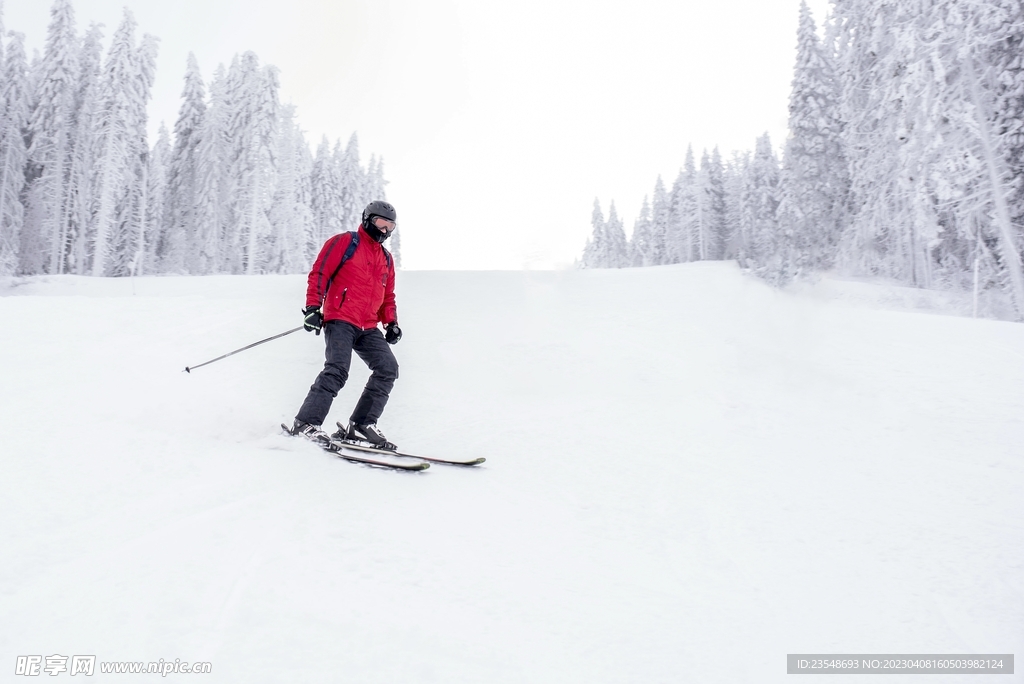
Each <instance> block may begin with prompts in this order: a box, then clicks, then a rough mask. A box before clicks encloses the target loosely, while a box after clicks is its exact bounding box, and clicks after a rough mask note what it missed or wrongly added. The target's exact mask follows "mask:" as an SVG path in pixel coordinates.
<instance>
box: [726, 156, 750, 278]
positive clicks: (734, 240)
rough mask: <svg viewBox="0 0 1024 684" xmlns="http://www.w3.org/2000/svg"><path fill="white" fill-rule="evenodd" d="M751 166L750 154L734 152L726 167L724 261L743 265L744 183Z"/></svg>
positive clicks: (744, 251)
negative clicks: (748, 167) (732, 261)
mask: <svg viewBox="0 0 1024 684" xmlns="http://www.w3.org/2000/svg"><path fill="white" fill-rule="evenodd" d="M749 164H750V153H749V152H745V151H744V152H733V154H732V157H731V159H730V160H729V163H728V164H727V165H726V166H725V179H724V182H723V188H724V190H725V240H724V243H723V250H724V251H723V254H722V258H723V259H729V260H735V261H737V262H740V263H742V262H743V261H744V259H745V257H746V249H745V245H744V243H743V181H744V178H745V177H746V172H747V166H748V165H749Z"/></svg>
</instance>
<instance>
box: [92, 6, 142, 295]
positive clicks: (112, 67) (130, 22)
mask: <svg viewBox="0 0 1024 684" xmlns="http://www.w3.org/2000/svg"><path fill="white" fill-rule="evenodd" d="M135 26H136V23H135V18H134V17H133V16H132V14H131V12H130V11H129V10H127V9H125V13H124V18H123V20H122V21H121V24H120V26H118V28H117V30H116V31H115V32H114V35H113V37H112V38H111V42H110V48H109V50H108V51H107V59H106V62H105V63H104V65H103V75H102V78H101V80H100V97H99V102H100V107H99V110H98V112H97V118H96V152H95V159H96V174H95V177H94V183H93V193H94V195H93V196H94V198H95V203H96V209H95V213H94V216H93V229H92V234H93V248H92V268H91V272H92V275H94V276H102V275H110V274H111V265H112V263H114V261H115V260H114V258H112V257H114V256H115V254H114V251H115V249H117V248H119V247H121V248H123V246H124V245H125V237H126V236H125V234H124V232H125V229H126V226H125V224H124V220H125V218H126V217H125V212H126V211H127V209H128V206H127V205H128V189H129V185H130V184H131V182H132V181H133V180H134V178H133V175H134V170H135V168H134V164H133V160H132V159H131V156H132V154H133V153H134V152H135V151H136V146H135V145H134V144H133V141H132V135H133V134H134V133H135V132H136V131H135V129H134V126H133V123H134V122H133V121H132V114H131V110H132V105H131V99H132V97H133V93H132V88H131V87H130V83H131V81H132V78H133V77H134V73H133V72H134V70H135V68H136V64H135V62H136V60H135V54H134V53H135V49H136V48H135V39H134V34H135ZM116 256H121V255H116ZM117 261H118V263H120V261H121V260H120V259H117Z"/></svg>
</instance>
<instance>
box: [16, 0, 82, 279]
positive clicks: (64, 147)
mask: <svg viewBox="0 0 1024 684" xmlns="http://www.w3.org/2000/svg"><path fill="white" fill-rule="evenodd" d="M78 47H79V46H78V40H77V38H76V36H75V14H74V10H73V9H72V7H71V1H70V0H54V3H53V6H52V7H51V8H50V23H49V26H48V28H47V35H46V46H45V49H44V51H43V55H42V57H41V58H40V60H39V62H38V65H37V73H38V77H37V78H36V79H35V84H36V91H35V96H34V100H35V103H36V104H35V109H34V110H33V111H32V115H31V119H30V121H29V131H30V136H31V144H30V147H29V150H28V154H29V168H28V172H27V180H28V182H29V184H30V185H29V189H28V195H27V204H28V207H27V213H26V221H25V223H24V226H23V229H22V231H21V244H20V248H19V251H20V254H19V262H20V263H19V270H20V272H21V273H24V274H35V273H44V272H49V273H63V272H64V270H65V266H66V262H65V259H66V256H67V238H68V231H67V225H66V224H65V223H64V222H63V219H64V217H65V207H64V202H65V200H66V197H67V183H68V171H69V167H70V154H71V141H70V137H71V133H72V128H71V127H72V122H73V121H74V106H75V91H76V82H77V79H78V75H79V68H78Z"/></svg>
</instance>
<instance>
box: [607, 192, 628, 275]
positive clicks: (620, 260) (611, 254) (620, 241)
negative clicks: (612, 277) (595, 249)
mask: <svg viewBox="0 0 1024 684" xmlns="http://www.w3.org/2000/svg"><path fill="white" fill-rule="evenodd" d="M604 234H605V245H606V247H605V255H606V261H605V268H626V267H627V266H629V243H628V242H627V241H626V231H625V230H624V229H623V227H622V219H620V218H619V213H618V212H617V211H616V210H615V202H612V203H611V205H610V206H609V207H608V220H607V221H606V222H605V226H604Z"/></svg>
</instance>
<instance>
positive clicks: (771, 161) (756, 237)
mask: <svg viewBox="0 0 1024 684" xmlns="http://www.w3.org/2000/svg"><path fill="white" fill-rule="evenodd" d="M742 201H743V224H742V226H743V234H744V240H743V242H744V244H745V245H746V253H747V259H746V263H744V264H743V265H744V266H746V267H748V268H752V269H753V270H754V271H755V272H756V273H758V274H760V275H762V276H764V277H766V278H767V279H768V280H773V281H775V280H777V279H778V277H779V273H780V264H779V261H778V258H779V254H780V250H779V247H778V240H779V236H778V207H779V160H778V157H776V156H775V151H774V150H773V149H772V143H771V140H770V138H769V137H768V134H767V133H765V134H764V135H762V136H761V137H760V138H758V139H757V146H756V147H755V149H754V156H753V158H752V159H751V161H750V165H749V166H748V167H747V173H746V178H745V182H744V188H743V198H742Z"/></svg>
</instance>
